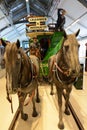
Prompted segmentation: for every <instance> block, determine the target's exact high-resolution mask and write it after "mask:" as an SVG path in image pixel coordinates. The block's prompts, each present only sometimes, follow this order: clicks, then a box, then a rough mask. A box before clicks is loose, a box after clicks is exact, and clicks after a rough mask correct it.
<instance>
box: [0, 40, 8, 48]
mask: <svg viewBox="0 0 87 130" xmlns="http://www.w3.org/2000/svg"><path fill="white" fill-rule="evenodd" d="M0 41H1V44H2V45H3V46H4V47H6V45H7V43H6V42H5V41H4V40H3V39H2V38H1V39H0Z"/></svg>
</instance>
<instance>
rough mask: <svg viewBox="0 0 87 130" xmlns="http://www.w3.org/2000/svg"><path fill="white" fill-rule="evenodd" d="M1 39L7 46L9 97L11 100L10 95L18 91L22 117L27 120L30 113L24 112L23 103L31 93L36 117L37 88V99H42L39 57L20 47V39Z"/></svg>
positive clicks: (6, 61) (7, 85)
mask: <svg viewBox="0 0 87 130" xmlns="http://www.w3.org/2000/svg"><path fill="white" fill-rule="evenodd" d="M1 41H2V45H4V46H5V56H4V57H5V67H6V89H7V98H8V99H9V100H10V96H9V95H10V94H13V93H16V92H17V94H18V98H19V109H20V112H21V118H22V119H24V120H27V118H28V115H27V114H25V113H24V112H23V105H24V100H25V98H26V96H27V94H28V93H29V94H30V96H31V97H32V103H33V113H32V116H33V117H35V116H37V115H38V113H37V111H36V107H35V90H37V95H36V97H37V99H36V100H37V102H39V101H40V99H39V93H38V76H39V59H38V58H37V57H36V56H31V58H30V57H28V56H27V55H26V54H25V53H24V51H23V50H22V48H20V42H19V40H17V42H16V43H9V44H6V43H5V42H4V41H3V40H2V39H1Z"/></svg>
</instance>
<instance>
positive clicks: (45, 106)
mask: <svg viewBox="0 0 87 130" xmlns="http://www.w3.org/2000/svg"><path fill="white" fill-rule="evenodd" d="M84 75H85V76H84V83H83V85H84V89H83V90H76V89H75V88H74V87H73V89H72V93H71V96H70V102H71V103H72V104H73V107H74V108H75V111H76V113H77V115H78V117H79V118H80V120H81V122H82V124H83V125H84V128H85V130H87V103H86V102H87V73H85V74H84ZM5 84H6V81H5V77H4V76H2V77H1V78H0V129H1V130H9V126H10V124H11V121H12V119H13V117H14V115H15V112H16V110H17V107H18V99H17V95H13V96H12V100H13V111H14V112H13V113H11V106H10V104H9V103H8V101H7V100H6V91H5ZM39 90H40V98H41V103H39V104H37V111H38V113H39V114H38V117H36V118H33V117H32V115H31V114H32V103H30V104H29V105H28V106H26V107H25V108H24V109H25V111H26V112H27V113H28V116H29V119H28V120H27V121H26V122H25V121H23V120H21V118H20V115H19V117H18V120H17V122H16V125H15V128H14V129H15V130H53V129H54V130H58V127H57V125H58V105H57V99H56V91H55V95H54V96H51V95H50V94H49V93H50V87H49V86H48V85H44V86H43V85H41V86H40V87H39ZM63 111H64V102H63ZM63 115H64V124H65V129H64V130H73V129H74V130H78V128H77V126H76V125H75V123H74V121H73V119H72V116H66V115H65V114H63Z"/></svg>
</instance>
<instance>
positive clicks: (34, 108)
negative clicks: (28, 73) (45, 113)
mask: <svg viewBox="0 0 87 130" xmlns="http://www.w3.org/2000/svg"><path fill="white" fill-rule="evenodd" d="M34 95H35V93H34ZM32 103H33V113H32V116H33V117H36V116H37V115H38V113H37V111H36V106H35V96H33V98H32Z"/></svg>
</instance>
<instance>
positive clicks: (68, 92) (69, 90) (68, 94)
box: [65, 86, 72, 115]
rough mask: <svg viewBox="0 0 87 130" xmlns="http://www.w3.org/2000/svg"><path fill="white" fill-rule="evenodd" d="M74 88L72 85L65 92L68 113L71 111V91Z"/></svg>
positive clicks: (66, 112) (66, 111)
mask: <svg viewBox="0 0 87 130" xmlns="http://www.w3.org/2000/svg"><path fill="white" fill-rule="evenodd" d="M71 90H72V86H70V87H69V88H68V89H66V94H65V98H66V100H65V114H66V115H70V111H69V105H68V104H69V97H70V93H71Z"/></svg>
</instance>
